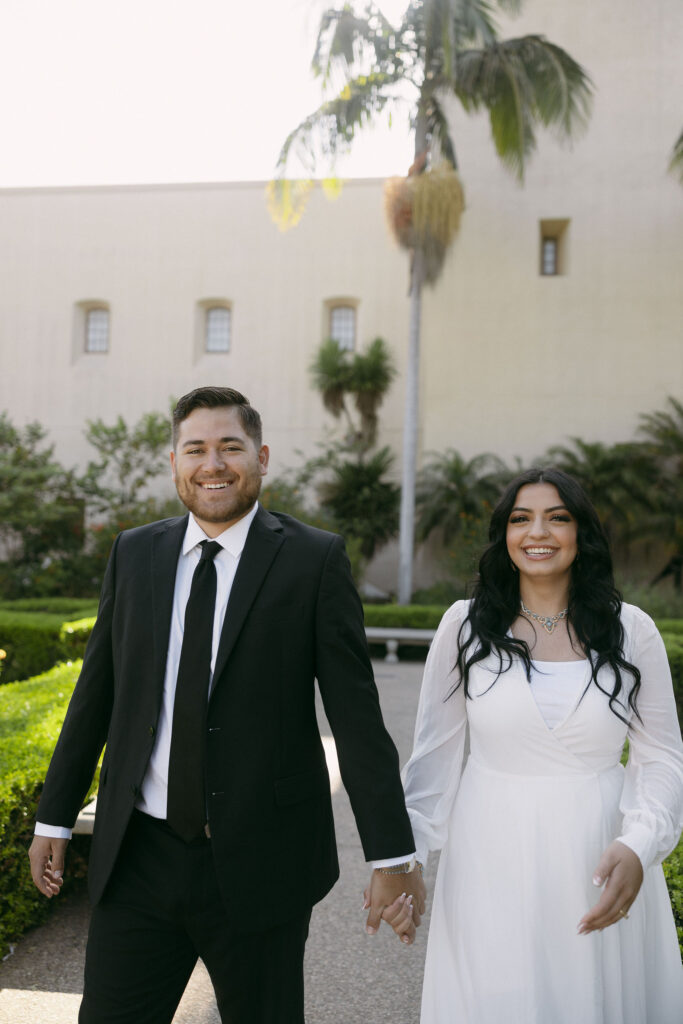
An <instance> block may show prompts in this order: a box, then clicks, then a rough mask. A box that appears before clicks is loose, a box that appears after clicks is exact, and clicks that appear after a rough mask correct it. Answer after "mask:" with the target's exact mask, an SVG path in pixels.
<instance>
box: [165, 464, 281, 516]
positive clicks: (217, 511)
mask: <svg viewBox="0 0 683 1024" xmlns="http://www.w3.org/2000/svg"><path fill="white" fill-rule="evenodd" d="M216 482H218V481H216ZM179 483H180V481H176V490H177V492H178V497H179V498H180V500H181V501H182V503H183V505H184V506H185V508H187V509H188V510H189V511H190V512H192V514H193V515H194V516H195V517H196V518H197V519H203V520H204V521H205V522H207V523H227V522H232V521H234V520H237V519H241V518H242V516H244V515H246V513H247V512H248V511H249V510H250V509H251V508H252V506H253V505H254V502H255V501H256V499H257V498H258V496H259V493H260V491H261V476H260V474H258V473H254V474H253V476H250V477H249V478H248V479H245V478H244V477H242V479H241V484H242V486H240V487H239V489H236V490H234V491H233V490H232V488H231V487H228V488H227V489H226V491H225V500H224V501H221V502H217V501H215V499H214V500H212V499H210V498H207V499H204V496H203V494H202V493H201V492H197V491H196V490H195V489H194V487H193V486H192V485H190V486H189V487H187V488H185V487H182V488H181V487H180V486H179ZM185 490H187V493H183V492H184V491H185ZM222 493H223V492H221V494H222Z"/></svg>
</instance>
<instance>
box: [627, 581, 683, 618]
mask: <svg viewBox="0 0 683 1024" xmlns="http://www.w3.org/2000/svg"><path fill="white" fill-rule="evenodd" d="M617 586H618V587H619V590H620V591H621V593H622V596H623V598H624V601H628V603H629V604H635V605H638V607H639V608H642V609H643V611H644V612H647V614H648V615H651V616H652V618H653V619H683V594H680V593H678V594H677V593H676V592H675V591H674V590H672V589H669V588H665V587H663V586H659V587H646V586H638V585H637V584H635V583H629V582H625V581H623V580H619V579H617Z"/></svg>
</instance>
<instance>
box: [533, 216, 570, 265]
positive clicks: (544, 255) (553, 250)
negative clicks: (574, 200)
mask: <svg viewBox="0 0 683 1024" xmlns="http://www.w3.org/2000/svg"><path fill="white" fill-rule="evenodd" d="M539 227H540V240H541V251H540V268H539V269H540V272H541V276H542V277H559V276H560V275H563V274H566V273H567V266H568V262H569V260H568V250H569V220H568V219H567V218H556V219H553V220H550V219H549V220H542V221H540V223H539Z"/></svg>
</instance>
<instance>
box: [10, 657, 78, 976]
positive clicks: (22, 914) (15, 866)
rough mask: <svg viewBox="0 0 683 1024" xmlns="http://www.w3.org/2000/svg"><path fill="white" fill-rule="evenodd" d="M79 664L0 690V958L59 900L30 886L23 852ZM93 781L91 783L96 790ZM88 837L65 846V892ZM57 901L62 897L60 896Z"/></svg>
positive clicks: (74, 876)
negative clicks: (67, 853) (66, 856)
mask: <svg viewBox="0 0 683 1024" xmlns="http://www.w3.org/2000/svg"><path fill="white" fill-rule="evenodd" d="M80 667H81V666H80V662H79V663H76V664H73V665H59V666H57V667H56V668H53V669H52V670H51V671H50V672H46V673H44V674H43V675H41V676H38V677H37V678H35V679H29V680H27V681H25V682H22V683H8V684H7V685H6V686H3V687H0V957H1V956H4V955H5V954H6V953H7V951H8V949H9V945H10V943H12V942H14V941H15V940H16V939H17V938H19V936H20V935H22V934H23V932H25V931H26V930H27V928H31V927H33V926H34V925H36V924H38V923H39V922H40V921H42V920H43V919H44V918H45V917H46V916H47V914H48V913H49V912H50V910H51V908H52V907H53V906H54V905H55V903H56V902H57V901H55V900H48V899H46V898H45V896H41V894H40V893H39V892H38V890H37V889H36V888H35V886H34V885H33V882H32V880H31V872H30V868H29V861H28V856H27V850H28V847H29V845H30V842H31V836H32V833H33V825H34V821H35V813H36V808H37V806H38V799H39V797H40V792H41V789H42V786H43V780H44V778H45V773H46V772H47V767H48V765H49V763H50V758H51V756H52V751H53V749H54V746H55V743H56V742H57V737H58V735H59V731H60V729H61V726H62V721H63V720H64V715H65V713H66V708H67V705H68V703H69V698H70V697H71V693H72V691H73V688H74V685H75V683H76V679H77V678H78V673H79V671H80ZM95 786H96V780H95V782H94V783H93V787H92V791H93V792H94V790H95ZM88 846H89V837H86V836H74V838H73V840H72V842H71V843H70V844H69V870H68V872H67V873H66V876H65V882H64V888H63V893H64V894H67V893H68V892H69V890H70V888H72V887H73V886H75V885H77V884H78V883H79V880H81V879H83V878H84V877H85V873H86V859H87V850H88ZM60 898H61V897H60Z"/></svg>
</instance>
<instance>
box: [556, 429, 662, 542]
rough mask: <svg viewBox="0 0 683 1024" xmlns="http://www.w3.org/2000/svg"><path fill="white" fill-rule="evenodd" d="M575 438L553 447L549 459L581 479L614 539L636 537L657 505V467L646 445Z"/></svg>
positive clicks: (559, 467)
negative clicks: (606, 442) (568, 443)
mask: <svg viewBox="0 0 683 1024" xmlns="http://www.w3.org/2000/svg"><path fill="white" fill-rule="evenodd" d="M571 442H572V446H573V447H570V446H568V445H554V446H553V447H552V448H549V449H548V453H547V455H548V461H552V463H553V465H555V466H557V467H558V469H563V470H564V471H565V473H569V474H570V475H571V476H573V477H575V478H576V479H577V480H578V481H579V483H580V484H581V486H582V487H583V488H584V490H585V491H586V493H587V494H588V496H589V498H590V499H591V501H592V502H593V504H594V505H595V508H596V510H597V513H598V515H599V517H600V520H601V521H602V524H603V526H604V527H605V529H606V530H607V533H608V534H609V536H610V538H611V539H612V540H617V539H622V540H624V541H625V542H628V541H629V540H631V539H633V538H635V537H636V536H637V535H638V534H639V532H640V524H642V522H643V517H644V515H645V514H647V513H648V512H651V511H652V510H653V509H654V507H655V481H656V476H655V473H656V468H655V463H654V460H653V459H652V458H651V457H650V455H649V453H648V451H647V450H646V448H645V446H644V445H642V444H638V443H636V442H622V443H620V444H613V445H607V444H603V443H602V442H601V441H583V440H582V439H581V438H580V437H573V438H572V439H571Z"/></svg>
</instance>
